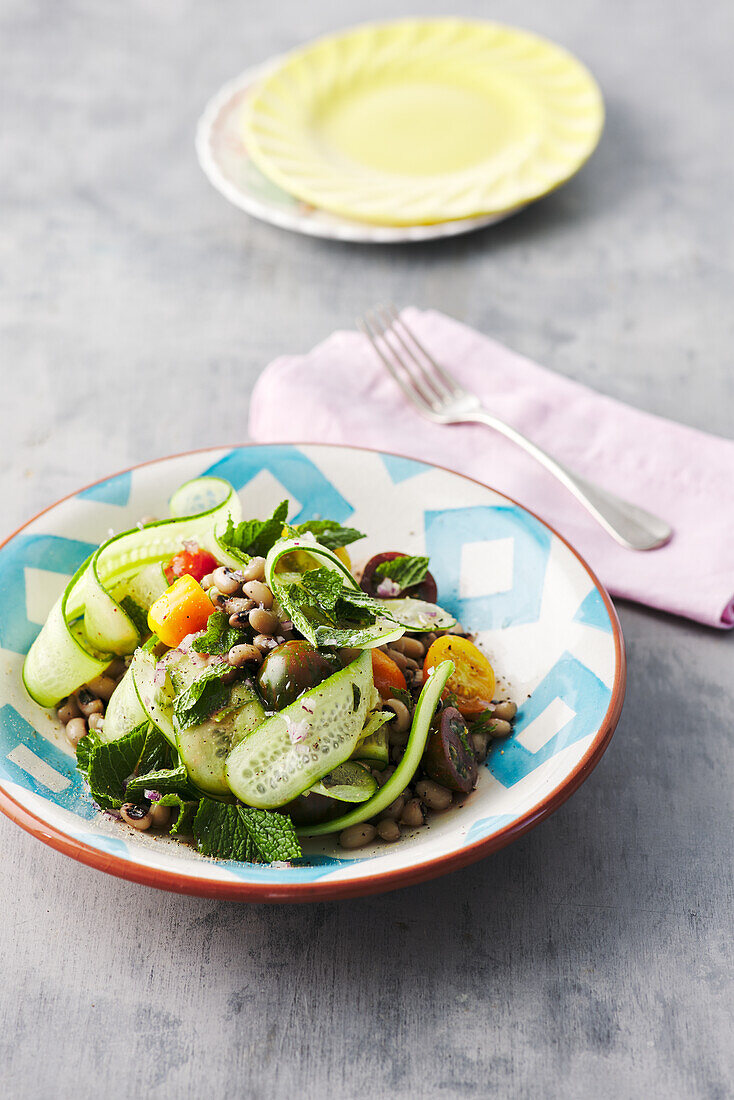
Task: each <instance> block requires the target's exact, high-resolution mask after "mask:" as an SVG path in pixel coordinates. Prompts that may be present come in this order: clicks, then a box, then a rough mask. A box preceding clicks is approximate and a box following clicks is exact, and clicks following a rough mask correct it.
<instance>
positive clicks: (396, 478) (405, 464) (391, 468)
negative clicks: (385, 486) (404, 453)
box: [380, 455, 430, 485]
mask: <svg viewBox="0 0 734 1100" xmlns="http://www.w3.org/2000/svg"><path fill="white" fill-rule="evenodd" d="M380 458H381V459H382V463H383V465H384V467H385V469H386V470H387V472H388V473H389V475H390V477H391V479H392V482H393V485H398V484H399V483H400V482H401V481H407V480H408V478H411V477H417V475H418V474H422V473H425V471H426V470H428V469H430V467H429V466H426V464H425V462H416V461H415V459H414V458H401V457H400V455H380Z"/></svg>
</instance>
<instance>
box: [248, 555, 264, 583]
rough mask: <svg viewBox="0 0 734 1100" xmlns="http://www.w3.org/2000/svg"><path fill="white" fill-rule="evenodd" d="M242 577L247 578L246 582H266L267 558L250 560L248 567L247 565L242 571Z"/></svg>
mask: <svg viewBox="0 0 734 1100" xmlns="http://www.w3.org/2000/svg"><path fill="white" fill-rule="evenodd" d="M242 576H243V577H244V578H245V580H246V581H264V580H265V558H261V557H256V558H250V560H249V561H248V563H247V565H245V566H244V567H243V569H242Z"/></svg>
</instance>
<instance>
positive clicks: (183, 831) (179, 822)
mask: <svg viewBox="0 0 734 1100" xmlns="http://www.w3.org/2000/svg"><path fill="white" fill-rule="evenodd" d="M158 805H159V806H171V807H173V809H177V810H178V817H177V818H176V820H175V821H174V823H173V825H172V826H171V828H170V829H169V830H168V831H169V833H170V834H171V836H190V835H191V833H192V830H193V824H194V818H195V816H196V811H197V810H198V809H199V803H198V801H197V802H187V801H185V800H184V799H183V798H181V797H180V796H179V795H177V794H164V795H163V798H161V799H159V800H158Z"/></svg>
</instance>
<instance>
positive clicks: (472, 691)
mask: <svg viewBox="0 0 734 1100" xmlns="http://www.w3.org/2000/svg"><path fill="white" fill-rule="evenodd" d="M447 660H448V661H453V662H454V665H455V666H456V667H455V669H454V671H453V672H452V674H451V676H450V677H449V679H448V681H447V683H446V688H447V690H448V691H450V692H453V694H454V695H455V696H456V705H457V706H458V708H459V710H460V711H461V713H462V714H469V715H471V714H481V712H482V711H483V710H486V709H487V707H488V706H489V704H490V703H491V702H492V697H493V695H494V689H495V678H494V670H493V668H492V666H491V665H490V663H489V661H488V660H487V658H486V657H485V656H484V654H483V653H481V652H480V651H479V650H478V649H477V647H476V646H475V645H474V644H473V642H470V641H469V640H468V639H467V638H459V637H458V636H457V635H456V634H444V635H442V637H440V638H437V639H436V641H435V642H434V643H433V645H432V646H431V648H430V649H429V650H428V653H427V654H426V659H425V662H424V665H423V681H424V683H425V681H426V680H427V679H428V673H429V672H430V671H431V669H432V668H435V666H436V665H440V664H441V661H447Z"/></svg>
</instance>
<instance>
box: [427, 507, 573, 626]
mask: <svg viewBox="0 0 734 1100" xmlns="http://www.w3.org/2000/svg"><path fill="white" fill-rule="evenodd" d="M425 530H426V554H428V556H429V558H430V559H431V572H432V573H433V575H434V577H435V578H436V583H437V585H438V590H439V592H440V593H441V602H442V604H443V605H444V606H445V607H447V608H448V609H449V610H450V611H451V612H452V613H453V614H454V615H456V617H457V618H458V619H459V621H460V622H462V623H469V624H471V627H472V629H473V630H495V629H497V628H499V627H503V626H509V625H510V624H512V625H513V626H518V625H519V624H520V623H534V622H537V619H538V616H539V615H540V605H541V601H542V598H543V586H544V584H545V567H546V564H547V561H548V554H549V553H550V546H551V536H550V532H549V531H548V530H547V528H545V527H542V526H541V525H540V524H539V523H538V521H537V520H535V519H533V517H532V516H530V515H528V513H527V512H524V511H523V510H522V509H521V508H518V507H516V506H515V505H512V506H505V505H498V506H494V507H487V506H478V507H475V508H450V509H447V510H445V511H442V512H426V513H425ZM510 538H511V539H513V540H514V562H513V579H514V583H513V586H512V588H510V590H509V591H507V592H497V593H495V594H494V595H491V596H473V597H470V598H468V599H462V598H461V595H460V590H459V586H460V576H459V569H458V565H459V562H460V560H461V551H462V547H463V546H464V545H465V544H466V543H474V542H485V541H486V542H493V541H496V540H498V539H510Z"/></svg>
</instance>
